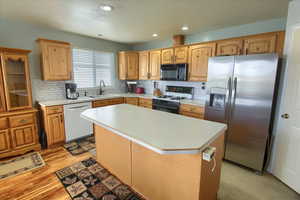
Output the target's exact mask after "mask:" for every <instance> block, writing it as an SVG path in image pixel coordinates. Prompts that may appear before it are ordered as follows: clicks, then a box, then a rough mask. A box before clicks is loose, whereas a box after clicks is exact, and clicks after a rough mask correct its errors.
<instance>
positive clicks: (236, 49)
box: [216, 39, 243, 56]
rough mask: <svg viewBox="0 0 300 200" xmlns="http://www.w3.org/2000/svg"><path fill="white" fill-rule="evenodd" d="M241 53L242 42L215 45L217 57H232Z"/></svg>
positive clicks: (224, 42) (234, 41)
mask: <svg viewBox="0 0 300 200" xmlns="http://www.w3.org/2000/svg"><path fill="white" fill-rule="evenodd" d="M242 53H243V40H241V39H239V40H225V41H220V42H218V43H217V53H216V55H217V56H233V55H241V54H242Z"/></svg>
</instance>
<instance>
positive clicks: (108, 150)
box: [94, 125, 131, 185]
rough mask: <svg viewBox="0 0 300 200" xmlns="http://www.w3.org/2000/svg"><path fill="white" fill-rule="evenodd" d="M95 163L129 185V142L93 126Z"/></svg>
mask: <svg viewBox="0 0 300 200" xmlns="http://www.w3.org/2000/svg"><path fill="white" fill-rule="evenodd" d="M94 127H95V139H96V152H97V155H96V158H97V161H98V162H99V163H100V164H101V165H103V167H105V168H106V169H108V170H109V171H110V172H111V173H112V174H114V175H115V176H117V177H118V178H120V179H121V180H122V181H123V182H124V183H126V184H128V185H131V142H130V141H129V140H127V139H125V138H123V137H121V136H118V135H116V134H114V133H112V132H110V131H109V130H107V129H105V128H103V127H101V126H98V125H95V126H94Z"/></svg>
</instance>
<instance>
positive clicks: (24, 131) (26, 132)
mask: <svg viewBox="0 0 300 200" xmlns="http://www.w3.org/2000/svg"><path fill="white" fill-rule="evenodd" d="M11 136H12V146H13V148H14V149H21V148H24V147H27V146H31V145H34V144H36V143H37V133H36V129H35V125H33V124H32V125H28V126H21V127H17V128H12V129H11Z"/></svg>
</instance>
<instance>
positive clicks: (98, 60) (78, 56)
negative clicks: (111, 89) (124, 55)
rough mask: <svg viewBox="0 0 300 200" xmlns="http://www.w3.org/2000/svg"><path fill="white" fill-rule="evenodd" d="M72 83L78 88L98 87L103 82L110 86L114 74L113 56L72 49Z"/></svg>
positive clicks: (111, 54) (107, 53) (105, 53)
mask: <svg viewBox="0 0 300 200" xmlns="http://www.w3.org/2000/svg"><path fill="white" fill-rule="evenodd" d="M73 68H74V69H73V71H74V82H75V83H76V84H77V86H78V88H90V87H97V86H99V83H100V80H103V81H104V82H105V84H106V86H112V81H113V80H112V79H113V77H114V76H113V73H114V54H113V53H110V52H99V51H92V50H86V49H77V48H75V49H73Z"/></svg>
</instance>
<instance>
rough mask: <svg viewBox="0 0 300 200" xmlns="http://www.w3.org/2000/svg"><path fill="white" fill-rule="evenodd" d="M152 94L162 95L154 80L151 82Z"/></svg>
mask: <svg viewBox="0 0 300 200" xmlns="http://www.w3.org/2000/svg"><path fill="white" fill-rule="evenodd" d="M153 88H154V89H153V96H155V97H159V96H161V95H162V93H161V91H160V89H159V88H158V82H156V81H154V82H153Z"/></svg>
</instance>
